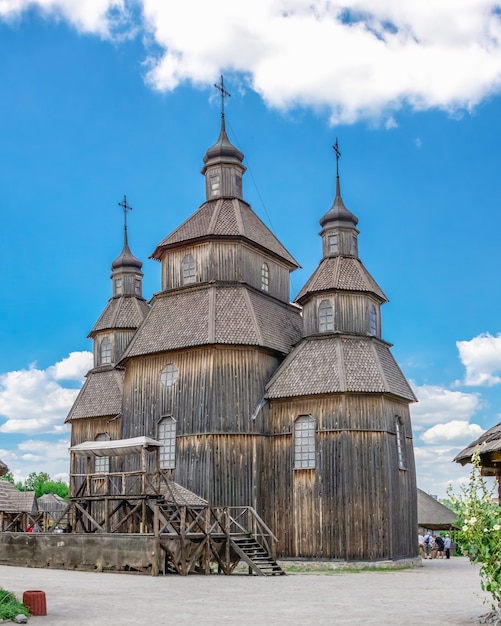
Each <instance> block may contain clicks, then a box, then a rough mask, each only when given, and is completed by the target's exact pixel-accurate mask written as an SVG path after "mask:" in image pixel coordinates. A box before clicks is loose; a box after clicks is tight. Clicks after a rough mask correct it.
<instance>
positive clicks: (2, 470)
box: [0, 461, 9, 476]
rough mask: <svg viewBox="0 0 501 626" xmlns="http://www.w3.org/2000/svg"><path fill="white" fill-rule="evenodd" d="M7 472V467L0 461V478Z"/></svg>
mask: <svg viewBox="0 0 501 626" xmlns="http://www.w3.org/2000/svg"><path fill="white" fill-rule="evenodd" d="M8 471H9V468H8V467H7V465H5V463H4V462H3V461H0V476H4V474H7V472H8Z"/></svg>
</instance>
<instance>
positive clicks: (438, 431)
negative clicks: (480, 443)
mask: <svg viewBox="0 0 501 626" xmlns="http://www.w3.org/2000/svg"><path fill="white" fill-rule="evenodd" d="M483 432H484V429H483V428H482V427H481V426H479V425H478V424H470V423H469V422H467V421H464V420H451V421H450V422H447V423H446V424H436V425H435V426H432V427H431V428H429V429H428V430H427V431H425V432H424V433H423V434H422V435H421V436H420V439H421V440H422V441H424V443H426V444H431V445H434V444H440V445H444V444H445V445H452V446H462V447H463V448H464V447H466V446H467V445H468V444H469V443H471V442H472V441H474V440H475V439H477V438H478V437H480V435H481V434H482V433H483Z"/></svg>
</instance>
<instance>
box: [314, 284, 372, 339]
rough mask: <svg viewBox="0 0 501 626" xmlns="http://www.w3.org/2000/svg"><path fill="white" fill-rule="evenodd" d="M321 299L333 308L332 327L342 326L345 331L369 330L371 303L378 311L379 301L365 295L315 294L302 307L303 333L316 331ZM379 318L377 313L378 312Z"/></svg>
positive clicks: (363, 332)
mask: <svg viewBox="0 0 501 626" xmlns="http://www.w3.org/2000/svg"><path fill="white" fill-rule="evenodd" d="M323 300H328V301H329V302H330V303H331V305H332V307H333V309H334V329H340V328H342V329H343V331H345V332H353V333H362V334H366V333H368V332H369V308H370V306H371V305H372V304H374V305H375V306H376V310H377V311H379V303H378V302H377V301H376V300H374V299H372V298H369V297H368V296H365V295H360V296H358V295H355V294H352V293H351V294H343V293H338V294H331V295H326V296H317V297H316V298H313V299H312V300H310V301H309V302H308V303H307V304H306V305H305V307H304V309H303V319H304V330H303V335H305V336H306V335H311V334H314V333H318V332H319V330H318V307H319V306H320V303H321V302H322V301H323ZM378 319H379V314H378Z"/></svg>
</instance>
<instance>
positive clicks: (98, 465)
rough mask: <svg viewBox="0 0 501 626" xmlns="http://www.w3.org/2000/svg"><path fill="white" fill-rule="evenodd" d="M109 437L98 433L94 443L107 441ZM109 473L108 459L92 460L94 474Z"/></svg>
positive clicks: (103, 457)
mask: <svg viewBox="0 0 501 626" xmlns="http://www.w3.org/2000/svg"><path fill="white" fill-rule="evenodd" d="M109 440H110V436H109V435H108V434H107V433H99V435H97V437H96V438H95V440H94V441H109ZM109 471H110V457H109V456H96V457H95V458H94V472H95V473H96V474H107V473H108V472H109Z"/></svg>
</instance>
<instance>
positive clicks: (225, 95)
mask: <svg viewBox="0 0 501 626" xmlns="http://www.w3.org/2000/svg"><path fill="white" fill-rule="evenodd" d="M214 87H215V88H216V89H217V90H218V91H219V92H220V93H221V117H224V99H225V98H229V97H231V93H228V92H227V91H226V89H225V88H224V79H223V75H222V74H221V82H220V83H219V84H217V83H214Z"/></svg>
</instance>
